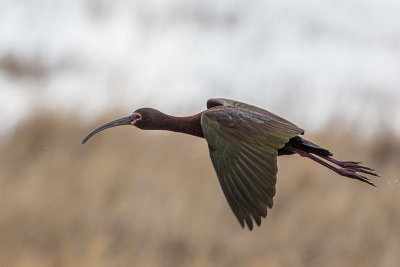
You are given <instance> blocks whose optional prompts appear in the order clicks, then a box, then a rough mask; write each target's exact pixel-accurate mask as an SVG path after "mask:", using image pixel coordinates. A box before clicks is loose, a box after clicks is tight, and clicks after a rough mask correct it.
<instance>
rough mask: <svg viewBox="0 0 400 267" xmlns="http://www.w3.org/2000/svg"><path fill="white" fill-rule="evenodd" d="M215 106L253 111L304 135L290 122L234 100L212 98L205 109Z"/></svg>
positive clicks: (302, 131)
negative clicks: (289, 126) (291, 127)
mask: <svg viewBox="0 0 400 267" xmlns="http://www.w3.org/2000/svg"><path fill="white" fill-rule="evenodd" d="M217 106H225V107H237V108H244V109H248V110H250V111H254V112H257V113H261V114H263V115H265V116H268V117H271V118H274V119H275V120H278V121H280V122H283V123H286V124H289V125H291V126H294V127H296V128H297V129H299V130H300V131H301V133H300V134H304V130H303V129H300V128H299V127H297V126H296V125H294V124H293V123H291V122H290V121H287V120H285V119H284V118H281V117H279V116H278V115H275V114H274V113H272V112H269V111H267V110H265V109H262V108H259V107H256V106H252V105H249V104H246V103H243V102H239V101H235V100H230V99H225V98H212V99H209V100H208V101H207V109H210V108H213V107H217Z"/></svg>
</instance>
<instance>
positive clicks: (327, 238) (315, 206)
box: [0, 115, 400, 266]
mask: <svg viewBox="0 0 400 267" xmlns="http://www.w3.org/2000/svg"><path fill="white" fill-rule="evenodd" d="M118 116H119V115H116V116H110V117H107V118H104V119H103V120H101V122H104V121H107V120H110V119H114V118H115V117H118ZM79 121H80V120H79V119H78V118H66V117H61V118H60V117H55V116H54V117H52V116H50V115H37V117H34V118H30V119H29V120H28V121H25V122H24V123H22V124H21V125H19V127H18V128H17V129H16V130H15V132H14V133H13V135H12V136H11V138H10V139H9V140H8V141H7V142H3V143H2V144H1V146H0V266H400V165H399V163H400V141H399V138H398V137H396V136H395V135H393V134H390V132H382V133H381V134H380V135H379V136H374V137H371V138H368V139H365V138H359V136H357V135H356V134H355V133H354V132H340V131H338V130H332V129H335V128H340V127H332V129H325V130H324V131H322V132H319V133H314V135H310V134H309V133H308V134H307V135H306V137H308V138H309V139H311V140H313V141H315V142H316V143H319V144H321V145H324V146H326V147H327V148H329V149H331V150H332V151H333V152H334V154H335V156H336V157H337V158H339V159H347V160H360V161H362V162H364V163H365V165H367V166H371V167H373V168H375V169H376V170H377V171H378V172H379V173H380V174H381V175H382V177H381V178H376V179H374V181H375V182H376V184H377V185H378V187H377V188H374V187H371V186H368V185H366V184H363V183H361V182H358V181H355V180H350V179H347V178H344V177H340V176H338V175H336V174H335V173H333V172H331V171H329V170H328V169H326V168H323V167H321V166H319V165H317V164H315V163H313V162H312V161H310V160H307V159H304V158H301V157H299V156H290V157H280V158H279V162H278V163H279V173H278V184H277V195H276V197H275V202H274V203H275V204H274V208H273V209H272V210H270V211H269V214H268V217H267V219H266V220H265V221H264V222H263V224H262V226H261V227H260V228H255V229H254V230H253V231H252V232H249V231H248V230H247V229H242V228H241V227H240V225H239V224H238V222H237V221H236V219H235V217H234V215H233V214H232V212H231V211H230V208H229V206H228V204H227V202H226V200H225V198H224V196H223V193H222V190H221V189H220V186H219V184H218V180H217V177H216V175H215V173H214V170H213V168H212V165H211V162H210V160H209V155H208V149H207V145H206V143H205V141H204V140H201V139H200V138H195V137H191V136H185V135H183V134H176V133H168V132H144V131H139V130H137V129H133V128H132V127H128V126H126V127H120V128H115V129H112V130H109V131H107V132H104V133H101V134H99V135H97V136H96V137H95V138H94V139H91V140H90V141H89V142H88V143H87V144H85V145H81V144H80V142H81V140H82V137H84V136H85V135H86V134H87V133H88V132H89V131H90V130H91V129H92V128H93V127H94V126H97V124H96V125H93V124H92V125H87V124H84V123H82V122H79Z"/></svg>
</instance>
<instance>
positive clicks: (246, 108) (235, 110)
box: [204, 98, 304, 134]
mask: <svg viewBox="0 0 400 267" xmlns="http://www.w3.org/2000/svg"><path fill="white" fill-rule="evenodd" d="M224 111H225V112H227V113H229V114H231V115H232V114H236V115H238V116H239V115H241V116H242V117H243V116H244V117H248V119H250V120H251V119H253V120H254V119H255V118H258V121H259V120H264V121H273V122H277V123H279V124H282V125H284V126H285V127H288V128H292V129H295V130H296V132H298V134H304V130H303V129H301V128H300V127H298V126H297V125H295V124H294V123H291V122H290V121H288V120H286V119H284V118H282V117H280V116H278V115H276V114H274V113H272V112H270V111H267V110H265V109H262V108H259V107H256V106H253V105H250V104H246V103H243V102H239V101H236V100H231V99H226V98H211V99H209V100H208V101H207V110H206V111H205V112H204V114H208V116H210V115H212V114H213V113H208V112H215V113H214V114H215V115H216V114H218V115H219V116H220V117H222V113H223V112H224ZM231 119H233V117H231Z"/></svg>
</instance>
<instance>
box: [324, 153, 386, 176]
mask: <svg viewBox="0 0 400 267" xmlns="http://www.w3.org/2000/svg"><path fill="white" fill-rule="evenodd" d="M324 159H326V160H328V161H330V162H332V163H335V164H336V165H338V166H340V167H342V168H343V169H348V170H350V171H351V172H362V173H366V174H369V175H373V176H380V175H379V174H377V173H376V172H375V170H373V169H371V168H369V167H366V166H363V165H361V162H357V161H340V160H337V159H334V158H332V157H324Z"/></svg>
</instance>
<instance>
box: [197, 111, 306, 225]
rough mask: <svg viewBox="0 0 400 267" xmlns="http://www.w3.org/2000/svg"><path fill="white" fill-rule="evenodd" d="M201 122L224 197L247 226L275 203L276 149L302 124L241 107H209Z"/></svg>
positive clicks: (296, 132)
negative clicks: (297, 124) (279, 119)
mask: <svg viewBox="0 0 400 267" xmlns="http://www.w3.org/2000/svg"><path fill="white" fill-rule="evenodd" d="M201 126H202V129H203V134H204V137H205V139H206V140H207V142H208V145H209V148H210V157H211V161H212V163H213V166H214V168H215V171H216V173H217V176H218V179H219V181H220V184H221V187H222V190H223V192H224V194H225V196H226V199H227V200H228V202H229V205H230V207H231V209H232V211H233V213H234V214H235V216H236V218H237V219H238V221H239V223H240V224H241V225H242V227H244V223H246V224H247V226H248V228H249V229H250V230H251V229H252V228H253V220H254V222H255V223H256V224H257V225H260V224H261V219H262V218H265V217H266V216H267V213H268V210H267V207H268V208H272V206H273V197H274V196H275V192H276V190H275V184H276V174H277V171H278V168H277V158H276V157H277V155H278V149H280V148H282V147H283V146H284V145H285V144H286V143H287V142H288V140H289V139H290V138H292V137H294V136H296V135H298V134H300V133H301V132H302V130H301V129H300V128H298V127H297V126H294V125H292V124H287V123H286V122H283V121H278V120H277V119H276V118H272V117H269V116H266V115H263V114H260V113H258V112H254V111H251V110H245V109H243V108H213V109H209V110H207V111H205V112H204V113H203V115H202V117H201Z"/></svg>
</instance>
